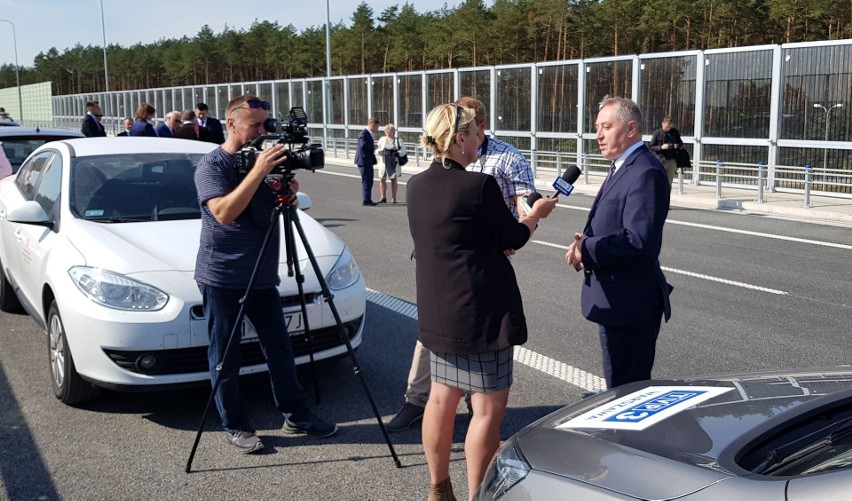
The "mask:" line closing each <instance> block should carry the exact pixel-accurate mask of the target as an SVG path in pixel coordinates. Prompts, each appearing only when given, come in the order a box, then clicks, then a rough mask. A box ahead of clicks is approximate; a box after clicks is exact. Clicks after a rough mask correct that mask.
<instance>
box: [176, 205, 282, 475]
mask: <svg viewBox="0 0 852 501" xmlns="http://www.w3.org/2000/svg"><path fill="white" fill-rule="evenodd" d="M280 211H281V209H280V208H276V212H275V217H274V218H273V220H272V224H270V225H269V230H268V231H267V232H266V236H265V237H264V238H263V245H262V247H261V250H260V255H259V256H258V257H257V262H256V263H255V264H254V269H253V270H252V272H251V278H249V283H248V285H247V286H246V293H245V295H244V296H243V298H242V299H241V300H240V309H239V311H238V312H237V320H236V322H234V326H233V328H232V329H231V333H230V334H229V335H228V343H227V344H226V345H225V352H224V353H223V355H222V360H219V363H218V364H217V365H216V372H217V373H221V372H222V364H223V361H224V359H225V358H227V355H228V353H230V352H231V349H232V346H233V344H234V338H236V337H237V336H236V334H237V332H240V331H241V327H242V324H243V318H244V317H245V314H246V307H247V306H248V303H249V300H250V297H251V291H252V289H253V288H254V284H255V282H257V275H258V273H259V272H260V267H261V266H262V265H263V259H264V258H265V257H266V251H267V250H268V249H269V242H270V240H271V239H272V235H273V234H274V233H275V228H276V225H277V224H278V217H277V216H278V214H280ZM221 383H222V378H221V377H217V378H216V381H215V382H214V383H213V389H212V390H211V391H210V398H208V399H207V406H206V407H205V408H204V414H202V416H201V423H200V424H199V425H198V433H196V434H195V441H194V442H193V443H192V450H191V451H190V452H189V459H187V461H186V469H185V471H186V472H187V473H190V472H191V471H192V460H193V459H194V458H195V451H196V450H197V449H198V443H199V442H200V441H201V434H202V433H203V432H204V422H205V421H207V414H208V413H209V412H210V407H211V406H212V404H213V399H214V398H215V397H216V391H217V390H218V389H219V386H220V385H221Z"/></svg>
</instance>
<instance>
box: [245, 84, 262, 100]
mask: <svg viewBox="0 0 852 501" xmlns="http://www.w3.org/2000/svg"><path fill="white" fill-rule="evenodd" d="M243 94H245V95H246V96H257V84H256V83H246V84H243ZM258 97H259V96H258Z"/></svg>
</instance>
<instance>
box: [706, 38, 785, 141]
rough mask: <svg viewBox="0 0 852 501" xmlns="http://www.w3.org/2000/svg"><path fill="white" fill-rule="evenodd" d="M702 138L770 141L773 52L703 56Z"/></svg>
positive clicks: (762, 51)
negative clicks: (745, 138) (738, 138)
mask: <svg viewBox="0 0 852 501" xmlns="http://www.w3.org/2000/svg"><path fill="white" fill-rule="evenodd" d="M704 72H705V84H704V103H705V104H704V135H705V136H710V137H749V138H764V137H765V138H767V139H768V138H769V120H770V112H769V109H770V91H771V88H772V51H770V50H761V51H749V52H731V53H725V54H708V55H706V56H705V68H704Z"/></svg>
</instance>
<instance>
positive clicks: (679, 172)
mask: <svg viewBox="0 0 852 501" xmlns="http://www.w3.org/2000/svg"><path fill="white" fill-rule="evenodd" d="M677 192H678V194H679V195H683V167H680V168H678V169H677Z"/></svg>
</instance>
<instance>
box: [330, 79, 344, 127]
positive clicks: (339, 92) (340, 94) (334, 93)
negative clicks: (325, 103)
mask: <svg viewBox="0 0 852 501" xmlns="http://www.w3.org/2000/svg"><path fill="white" fill-rule="evenodd" d="M345 83H346V82H345V80H343V79H342V78H339V79H335V80H332V81H331V83H330V84H329V85H330V92H329V93H330V94H331V116H330V118H331V120H330V121H331V123H332V124H335V125H343V124H344V118H345V115H344V111H345V108H344V104H345V103H344V90H343V89H344V84H345Z"/></svg>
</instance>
